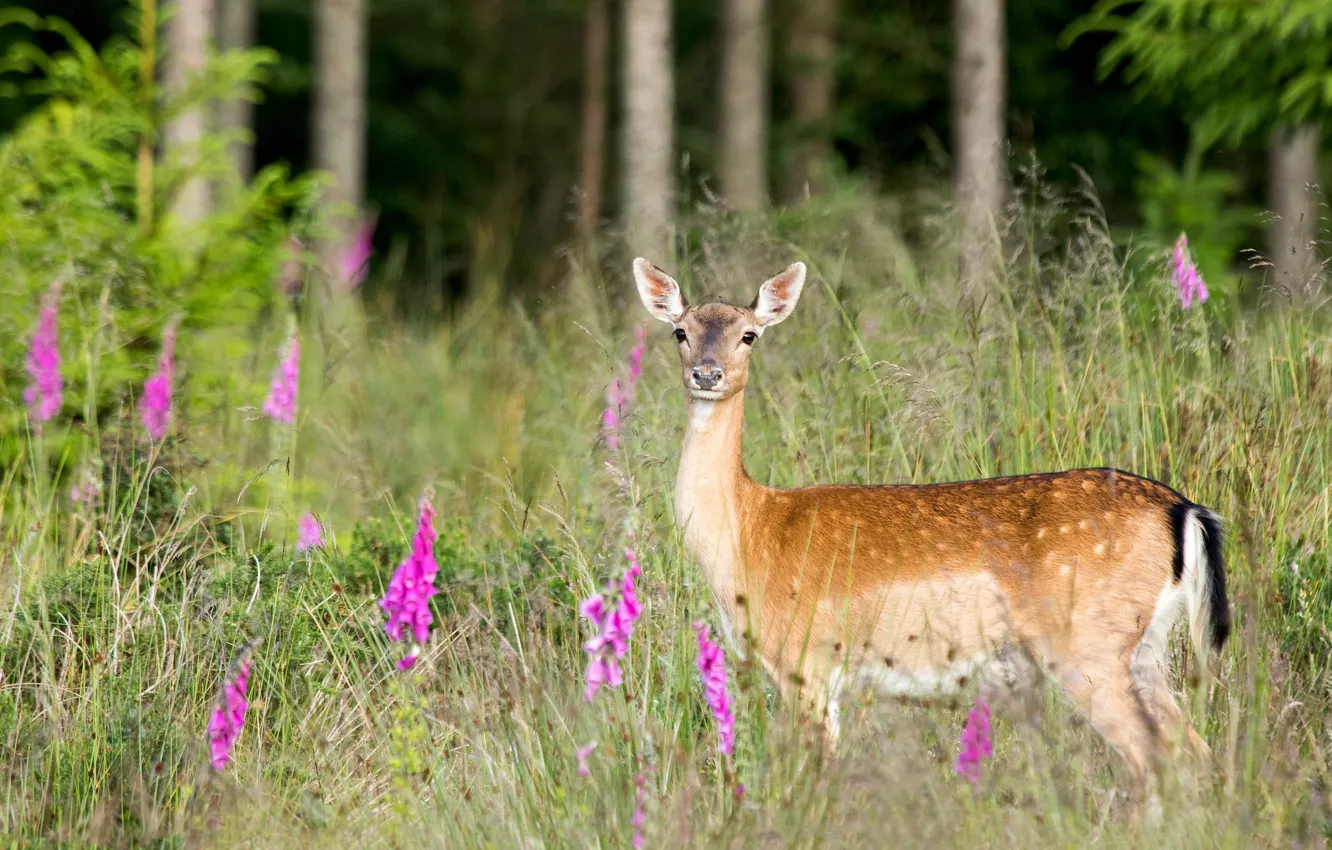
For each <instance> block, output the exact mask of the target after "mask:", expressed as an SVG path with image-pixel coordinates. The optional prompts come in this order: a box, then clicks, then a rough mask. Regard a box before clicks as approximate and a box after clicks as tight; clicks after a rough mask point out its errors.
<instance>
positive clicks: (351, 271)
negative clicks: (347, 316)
mask: <svg viewBox="0 0 1332 850" xmlns="http://www.w3.org/2000/svg"><path fill="white" fill-rule="evenodd" d="M374 236H375V219H373V218H370V219H367V220H366V221H363V222H361V223H360V224H359V225H358V226H357V228H356V235H355V236H354V237H353V238H352V241H351V242H350V243H348V244H347V246H346V247H345V248H343V250H342V255H341V256H340V257H339V258H338V275H339V276H340V277H341V279H342V282H343V284H344V285H345V286H346V287H347V288H348V289H355V288H357V287H358V286H360V285H361V284H362V283H363V282H364V281H365V275H366V272H368V271H369V270H370V255H371V254H373V253H374Z"/></svg>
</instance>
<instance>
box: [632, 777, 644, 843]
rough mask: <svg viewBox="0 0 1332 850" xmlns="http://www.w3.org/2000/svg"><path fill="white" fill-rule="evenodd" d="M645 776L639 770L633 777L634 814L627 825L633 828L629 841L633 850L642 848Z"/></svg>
mask: <svg viewBox="0 0 1332 850" xmlns="http://www.w3.org/2000/svg"><path fill="white" fill-rule="evenodd" d="M646 786H647V777H646V776H644V775H643V773H642V772H641V771H640V772H639V774H638V775H637V776H635V777H634V788H635V789H636V790H635V791H634V814H633V817H631V818H629V825H630V826H632V827H633V828H634V837H633V840H632V841H631V842H630V844H631V846H632V847H633V848H634V850H642V847H643V824H644V823H645V822H646V820H647V819H646V818H645V817H644V816H643V801H644V800H645V799H647V787H646Z"/></svg>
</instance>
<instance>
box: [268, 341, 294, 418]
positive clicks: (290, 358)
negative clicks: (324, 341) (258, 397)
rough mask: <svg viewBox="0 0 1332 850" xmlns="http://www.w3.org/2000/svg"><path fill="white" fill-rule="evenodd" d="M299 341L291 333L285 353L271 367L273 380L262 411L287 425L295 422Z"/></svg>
mask: <svg viewBox="0 0 1332 850" xmlns="http://www.w3.org/2000/svg"><path fill="white" fill-rule="evenodd" d="M300 375H301V341H300V339H299V338H298V337H297V336H296V335H295V334H292V336H291V338H290V339H289V340H287V352H286V355H285V356H283V357H282V358H281V359H279V360H278V363H277V365H276V366H274V367H273V382H272V384H271V385H270V386H269V388H268V398H267V399H265V401H264V413H266V414H268V415H269V416H271V417H272V418H273V419H275V420H277V421H278V422H282V423H285V424H287V425H294V424H295V423H296V391H297V389H298V388H299V386H300Z"/></svg>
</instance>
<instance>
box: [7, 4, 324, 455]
mask: <svg viewBox="0 0 1332 850" xmlns="http://www.w3.org/2000/svg"><path fill="white" fill-rule="evenodd" d="M14 28H19V29H22V30H25V31H27V32H31V33H33V34H34V35H41V36H47V37H51V36H55V37H58V40H59V42H60V45H61V46H60V48H58V49H52V50H49V51H48V50H46V49H43V48H42V47H40V46H38V45H37V43H36V42H35V41H27V40H22V39H20V40H17V41H11V42H10V44H9V47H8V50H7V52H6V53H5V54H4V56H3V57H0V94H6V95H16V96H25V95H26V96H30V97H31V96H35V97H37V98H38V100H37V103H38V104H39V105H37V106H36V107H35V108H33V109H32V110H31V111H29V112H28V113H26V114H25V115H24V116H23V117H22V119H21V120H20V121H19V122H18V124H17V126H16V127H15V128H14V130H13V132H12V133H11V134H9V136H8V137H7V138H5V139H4V141H3V145H2V146H0V232H3V233H4V234H5V239H4V240H3V242H2V243H0V304H3V305H4V309H3V310H0V364H3V366H2V367H0V399H3V402H4V404H3V407H0V462H3V463H5V464H8V463H10V462H12V461H13V459H14V458H16V457H17V456H18V452H19V443H20V442H21V441H22V440H23V439H24V438H25V432H26V425H25V415H26V410H25V408H24V406H23V403H22V393H23V389H24V387H25V386H26V384H27V381H28V378H27V375H26V373H25V372H24V371H23V370H24V366H23V364H24V353H25V351H26V349H27V346H28V339H29V336H30V333H31V328H32V326H33V324H34V323H35V320H36V314H37V308H38V304H39V301H40V298H41V296H42V294H43V293H45V292H47V291H48V290H50V288H51V287H52V285H53V283H55V282H57V281H58V282H59V284H60V301H59V308H60V347H61V353H62V357H63V360H64V364H65V365H64V369H63V372H64V376H65V380H66V386H65V401H64V409H65V411H67V412H71V413H75V414H76V415H75V423H76V425H81V426H83V427H84V428H86V429H95V428H96V427H97V426H98V423H99V422H101V421H102V420H104V419H105V418H106V417H107V416H108V415H110V414H111V413H112V412H114V411H116V410H117V409H120V408H122V407H129V406H131V396H132V395H133V394H136V393H137V392H138V390H139V387H140V386H141V383H142V381H143V379H144V378H145V377H146V376H147V374H148V372H149V371H150V369H151V367H152V364H153V363H154V361H155V358H156V356H157V350H158V347H159V344H160V340H161V335H162V331H163V329H164V327H165V326H166V324H167V323H168V321H170V320H178V321H179V322H180V327H181V329H182V333H181V342H180V345H179V351H180V353H181V355H183V356H184V358H186V359H189V358H188V355H189V352H190V351H191V350H193V348H194V345H195V344H196V343H198V344H201V345H202V344H204V340H206V341H207V342H206V345H207V347H208V348H209V349H210V350H211V351H213V352H215V353H216V354H218V355H220V356H217V357H212V358H198V359H190V362H191V366H190V371H189V377H190V379H191V380H192V382H193V384H194V385H195V386H196V387H200V388H203V389H204V390H205V391H208V392H223V391H226V390H228V389H232V388H234V386H233V385H234V384H235V382H236V381H237V380H238V375H237V373H236V370H235V364H234V362H232V361H231V360H229V356H235V355H237V354H238V353H240V352H242V351H248V349H249V347H250V343H249V341H248V339H247V338H246V335H247V333H252V332H253V330H254V328H255V327H256V322H258V320H260V319H261V318H263V317H264V316H265V315H266V314H267V313H268V312H270V311H271V310H272V309H273V308H274V307H275V305H276V303H277V298H278V296H277V293H276V291H275V289H274V285H273V281H274V278H275V276H276V272H277V267H278V264H279V263H280V262H281V260H282V258H283V256H284V254H283V245H284V242H285V240H286V238H287V236H288V235H289V234H290V233H291V232H293V230H294V231H296V232H305V231H307V230H310V229H312V228H313V227H314V226H315V225H314V204H315V201H316V199H317V197H318V193H317V189H318V184H317V182H316V181H315V180H313V179H310V178H297V179H293V178H292V177H291V176H290V175H289V174H288V172H287V169H286V168H285V167H284V166H280V165H274V166H270V167H268V168H265V169H264V170H262V171H261V172H260V173H259V174H258V175H256V177H255V178H254V180H253V181H251V182H250V184H249V185H244V184H242V183H240V181H239V180H238V178H237V177H236V176H235V175H234V173H232V172H231V171H230V170H229V167H228V160H227V158H226V154H225V143H226V139H225V138H223V137H221V136H212V137H209V138H207V139H205V141H204V142H203V144H202V145H201V149H200V152H199V156H198V159H197V161H195V162H192V163H188V164H187V163H181V162H177V161H175V160H173V159H171V158H167V159H166V160H165V161H161V159H160V158H159V163H158V165H157V167H156V169H155V170H154V173H153V176H152V184H151V192H152V209H153V216H152V218H151V220H150V221H146V222H144V221H142V220H141V215H140V210H138V209H137V200H136V197H137V195H136V191H137V188H138V183H137V180H138V176H137V174H138V172H137V156H138V154H137V151H138V146H139V142H140V139H141V138H148V139H150V140H152V141H154V142H155V141H156V140H157V139H158V138H159V137H160V133H161V128H162V127H163V126H164V125H165V124H166V122H168V121H169V120H171V119H172V118H173V117H174V116H176V115H178V114H180V113H181V112H182V111H186V110H189V109H191V108H200V107H204V106H206V105H207V104H208V103H210V102H212V101H213V100H215V99H217V98H219V97H222V96H224V95H235V94H238V93H239V94H243V93H244V92H246V91H248V90H250V89H252V88H253V87H254V86H255V85H257V84H258V83H260V82H262V81H263V80H264V79H265V78H266V69H267V68H268V67H269V66H271V65H272V63H273V62H274V60H275V56H274V55H273V54H272V52H271V51H267V50H255V51H235V52H228V53H226V54H223V55H219V56H213V57H210V60H209V62H208V65H207V67H206V69H205V70H204V72H203V73H202V74H201V75H199V77H197V78H196V79H195V80H194V81H192V83H191V84H190V85H189V86H188V87H187V89H186V90H185V91H183V92H182V93H181V94H180V96H179V97H177V98H172V99H164V98H163V96H162V92H161V91H159V90H158V89H157V88H156V87H154V88H153V89H151V90H150V91H148V92H146V93H145V92H143V91H142V90H141V87H140V83H139V77H138V75H139V62H140V58H141V55H142V54H141V48H140V46H139V45H138V44H136V43H135V42H133V41H132V40H130V39H129V38H127V37H125V36H120V35H115V36H112V37H111V38H109V39H108V40H107V41H106V43H105V44H104V45H103V46H102V47H101V49H100V50H95V49H94V48H93V46H92V45H91V44H90V43H89V42H88V41H86V40H85V39H84V38H82V37H81V36H80V35H79V34H78V33H77V32H76V31H75V30H74V29H73V28H72V27H71V26H69V25H68V24H66V23H65V22H63V21H62V20H60V19H58V18H42V17H39V16H37V15H35V14H33V13H31V12H27V11H25V10H22V9H8V10H4V11H3V12H0V31H4V30H7V29H14ZM191 177H201V178H203V179H207V180H209V181H211V182H212V183H213V185H214V193H213V194H214V196H215V199H216V200H215V204H214V207H215V208H214V212H213V214H212V215H211V216H209V217H208V218H206V219H204V220H203V221H200V222H197V223H192V224H191V223H186V222H184V221H181V220H179V219H177V218H176V217H175V216H174V215H173V214H172V210H171V205H172V202H173V200H174V198H175V197H176V195H177V193H178V192H179V191H180V188H181V187H182V185H183V184H184V183H185V181H186V180H187V179H189V178H191ZM94 364H95V365H94ZM58 421H67V420H66V419H64V417H61V418H60V419H59V420H58ZM53 424H54V423H53ZM68 436H69V435H68V434H67V433H62V432H60V431H58V430H52V429H48V431H47V434H46V437H47V440H48V445H50V446H51V447H52V452H53V453H54V454H56V455H57V456H59V454H60V452H61V449H60V448H59V447H60V446H61V444H62V443H63V442H64V441H65V439H66V437H68ZM76 442H77V440H76ZM65 448H66V449H70V450H76V448H75V447H74V446H65Z"/></svg>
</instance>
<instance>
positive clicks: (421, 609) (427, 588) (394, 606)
mask: <svg viewBox="0 0 1332 850" xmlns="http://www.w3.org/2000/svg"><path fill="white" fill-rule="evenodd" d="M434 519H435V509H434V507H433V506H432V505H431V504H430V500H429V499H422V500H421V511H420V516H419V517H418V519H417V524H416V536H415V537H414V538H413V539H412V552H411V554H410V555H408V556H407V560H405V561H403V562H402V564H401V566H399V567H398V569H397V571H396V572H394V573H393V578H392V579H391V580H390V581H389V586H388V590H387V591H386V592H385V593H384V598H383V599H381V600H380V602H379V604H380V607H382V608H383V609H384V610H385V611H386V612H388V615H389V620H388V622H387V623H386V624H385V625H384V631H386V632H388V636H389V637H391V638H392V639H393V640H408V639H410V638H414V639H415V644H414V645H413V646H412V649H411V651H410V652H409V653H408V654H407V655H406V656H405V657H404V658H403V659H402V660H401V661H399V662H398V668H399V669H401V670H407V669H409V668H410V667H412V665H414V664H416V656H417V654H418V653H419V652H420V644H422V643H425V640H426V638H428V637H429V636H430V623H431V620H432V619H433V617H432V615H431V613H430V597H432V596H434V595H435V594H436V593H439V588H437V587H435V576H436V575H437V574H438V573H439V564H438V563H437V562H436V561H435V537H436V534H435V526H434ZM404 626H406V627H408V628H410V630H411V636H410V638H408V637H404V634H403V627H404Z"/></svg>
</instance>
